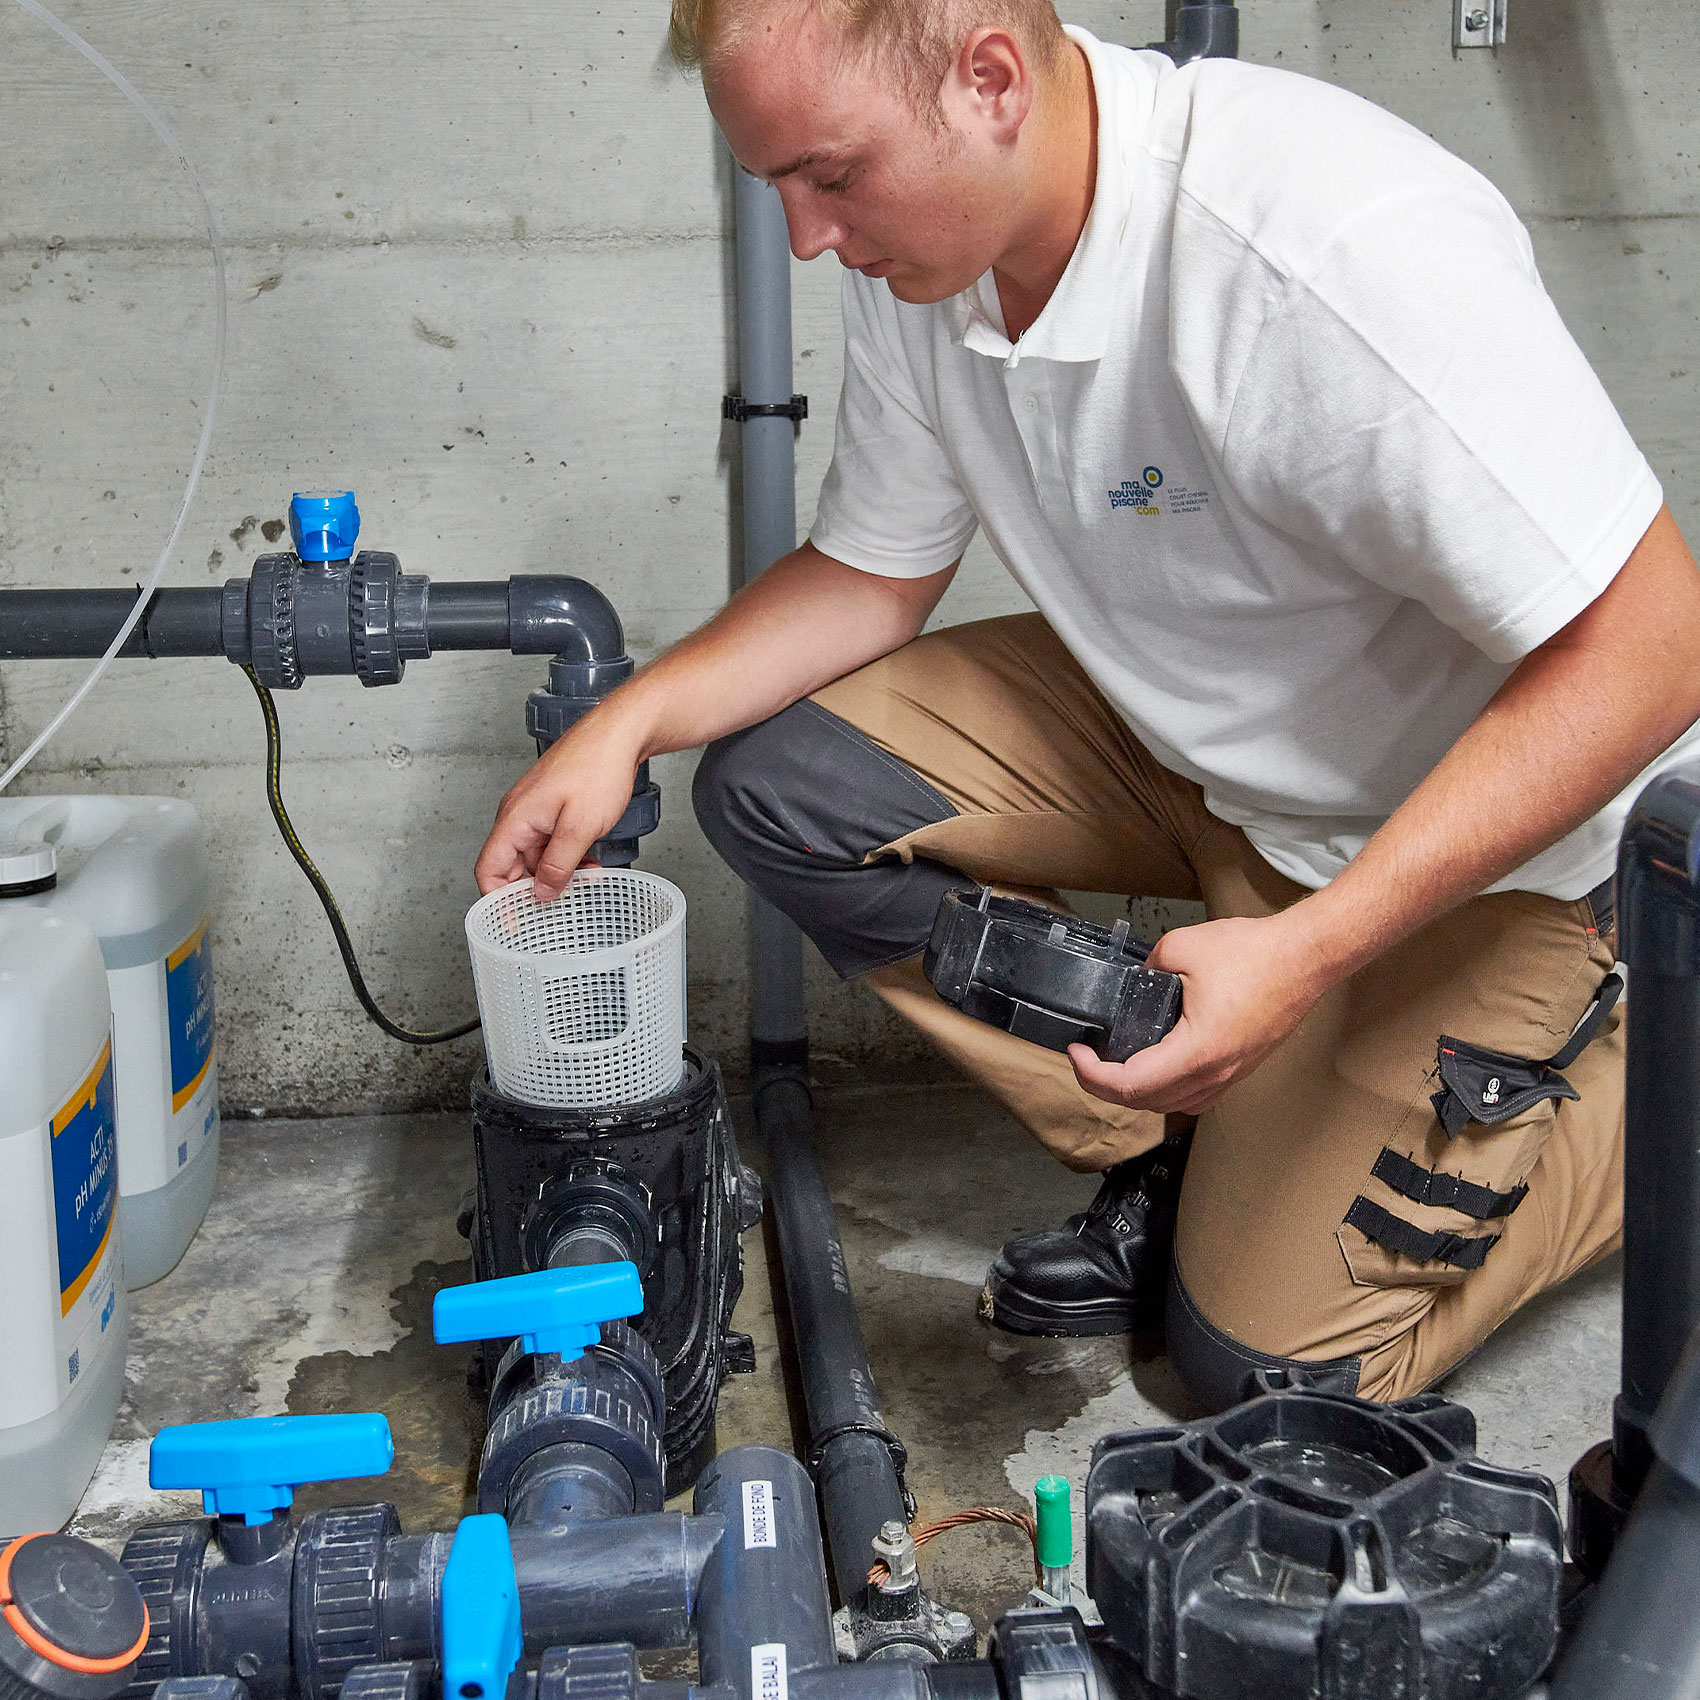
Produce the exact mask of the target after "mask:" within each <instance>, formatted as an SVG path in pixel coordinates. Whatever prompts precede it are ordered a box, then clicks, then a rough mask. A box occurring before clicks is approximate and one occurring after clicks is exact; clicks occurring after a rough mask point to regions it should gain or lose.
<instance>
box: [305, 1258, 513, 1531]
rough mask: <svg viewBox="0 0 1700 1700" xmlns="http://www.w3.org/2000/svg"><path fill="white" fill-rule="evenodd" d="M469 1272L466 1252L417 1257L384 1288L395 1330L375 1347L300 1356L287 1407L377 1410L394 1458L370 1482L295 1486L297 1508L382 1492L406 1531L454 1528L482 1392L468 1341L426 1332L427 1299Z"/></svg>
mask: <svg viewBox="0 0 1700 1700" xmlns="http://www.w3.org/2000/svg"><path fill="white" fill-rule="evenodd" d="M471 1279H472V1265H471V1262H470V1260H467V1259H462V1260H461V1261H460V1262H458V1263H450V1264H438V1263H421V1264H419V1265H417V1266H416V1267H415V1269H414V1271H413V1278H412V1279H411V1280H410V1281H408V1282H407V1283H406V1284H405V1285H403V1286H400V1287H397V1288H396V1289H395V1291H394V1293H393V1294H392V1295H391V1296H392V1298H393V1301H394V1302H393V1304H392V1305H391V1315H392V1316H394V1318H395V1320H396V1324H397V1326H398V1327H399V1328H400V1329H401V1333H400V1335H399V1337H398V1338H397V1340H396V1343H395V1344H394V1345H393V1346H391V1347H389V1348H387V1349H386V1350H384V1351H381V1352H371V1353H366V1354H361V1353H356V1352H323V1353H320V1354H318V1355H317V1356H315V1357H310V1358H303V1359H302V1360H301V1362H300V1363H299V1364H297V1365H296V1367H295V1374H294V1376H293V1377H292V1378H291V1380H290V1383H289V1396H288V1405H289V1409H290V1410H291V1411H292V1412H295V1413H297V1414H303V1415H305V1414H309V1413H317V1412H324V1411H382V1412H383V1414H384V1416H385V1417H386V1418H387V1419H388V1420H389V1425H390V1436H391V1438H392V1439H393V1440H394V1442H395V1463H394V1464H393V1465H392V1466H391V1467H390V1471H389V1473H388V1474H387V1475H385V1476H383V1477H381V1478H373V1480H372V1481H371V1482H370V1483H354V1482H345V1483H326V1484H324V1485H322V1486H316V1487H311V1488H303V1489H302V1491H301V1492H300V1493H299V1494H297V1495H296V1504H297V1506H298V1507H299V1508H300V1509H301V1510H302V1511H304V1512H305V1511H313V1510H317V1509H319V1508H320V1507H321V1506H326V1505H339V1504H348V1503H350V1501H351V1500H354V1499H359V1498H364V1499H374V1500H376V1499H387V1500H389V1501H390V1502H391V1504H393V1505H394V1506H395V1508H396V1510H397V1511H398V1512H399V1513H400V1514H401V1523H402V1527H403V1528H404V1529H407V1530H409V1531H414V1532H417V1531H422V1530H426V1529H452V1528H453V1527H454V1526H455V1524H456V1522H458V1520H459V1519H460V1518H462V1517H464V1516H466V1515H468V1514H469V1513H470V1512H472V1511H474V1510H476V1509H477V1506H476V1504H475V1499H476V1491H477V1473H476V1466H477V1460H478V1454H479V1449H480V1448H481V1447H482V1446H483V1444H484V1426H485V1425H484V1401H483V1397H482V1395H480V1394H478V1393H477V1392H475V1391H474V1390H473V1388H472V1387H470V1386H469V1385H468V1381H469V1376H468V1371H469V1368H470V1364H471V1358H470V1352H471V1348H470V1347H468V1346H439V1345H437V1344H436V1342H435V1341H433V1340H432V1338H431V1301H432V1299H433V1298H434V1297H435V1296H436V1294H437V1292H438V1291H439V1290H440V1289H441V1288H443V1287H458V1286H460V1285H462V1284H463V1283H464V1282H467V1281H470V1280H471Z"/></svg>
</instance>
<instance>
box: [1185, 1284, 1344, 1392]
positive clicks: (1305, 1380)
mask: <svg viewBox="0 0 1700 1700" xmlns="http://www.w3.org/2000/svg"><path fill="white" fill-rule="evenodd" d="M1165 1326H1166V1329H1167V1333H1168V1340H1169V1361H1170V1363H1172V1364H1173V1365H1174V1366H1175V1372H1176V1374H1178V1375H1179V1376H1180V1378H1181V1380H1182V1381H1183V1382H1184V1383H1185V1384H1186V1388H1187V1391H1188V1392H1189V1393H1191V1394H1192V1396H1193V1398H1195V1399H1197V1400H1198V1401H1199V1402H1200V1403H1201V1404H1202V1405H1203V1406H1204V1407H1205V1408H1206V1409H1207V1410H1209V1411H1212V1412H1215V1411H1225V1410H1226V1409H1227V1408H1228V1407H1229V1406H1230V1405H1237V1404H1239V1402H1240V1401H1241V1400H1242V1399H1249V1398H1252V1397H1254V1396H1255V1395H1256V1394H1257V1393H1259V1392H1261V1391H1262V1390H1263V1389H1262V1387H1261V1386H1260V1385H1259V1383H1258V1381H1257V1377H1258V1376H1259V1375H1260V1374H1269V1373H1274V1374H1276V1375H1279V1376H1280V1377H1282V1379H1283V1384H1284V1385H1287V1386H1291V1387H1315V1388H1318V1389H1320V1390H1321V1391H1323V1392H1325V1393H1356V1392H1357V1390H1358V1370H1359V1367H1360V1360H1359V1359H1357V1358H1320V1359H1308V1358H1280V1357H1276V1356H1275V1355H1274V1354H1273V1353H1271V1352H1260V1351H1258V1350H1256V1349H1255V1348H1254V1347H1252V1346H1242V1345H1241V1344H1240V1342H1239V1341H1238V1340H1230V1339H1229V1338H1228V1336H1227V1335H1226V1334H1224V1333H1223V1332H1222V1331H1221V1329H1219V1328H1217V1327H1216V1326H1215V1325H1214V1324H1213V1323H1211V1322H1210V1321H1209V1319H1208V1318H1207V1317H1206V1316H1205V1315H1204V1313H1203V1311H1201V1310H1200V1309H1199V1308H1198V1306H1197V1305H1196V1304H1195V1303H1194V1302H1193V1299H1192V1295H1191V1294H1190V1293H1188V1292H1187V1290H1186V1287H1185V1286H1184V1285H1183V1284H1182V1281H1181V1276H1180V1271H1179V1269H1171V1270H1170V1272H1169V1301H1168V1313H1167V1317H1166V1319H1165Z"/></svg>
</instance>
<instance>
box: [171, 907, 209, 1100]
mask: <svg viewBox="0 0 1700 1700" xmlns="http://www.w3.org/2000/svg"><path fill="white" fill-rule="evenodd" d="M206 940H207V924H206V922H205V921H203V922H202V923H201V924H200V926H198V927H197V928H196V929H195V930H194V932H192V933H191V934H190V935H189V936H188V938H186V939H185V940H184V941H183V942H182V944H180V945H179V946H178V947H177V948H176V949H175V950H174V951H172V953H171V954H170V955H169V956H168V957H167V958H166V959H165V1003H166V1014H167V1017H168V1019H169V1022H170V1026H171V1108H172V1112H173V1113H174V1114H175V1113H176V1112H177V1111H178V1110H181V1109H182V1108H183V1106H184V1105H185V1104H187V1103H188V1102H189V1100H190V1099H191V1098H193V1097H194V1095H195V1093H196V1091H197V1090H198V1089H199V1087H200V1084H201V1082H202V1081H203V1080H205V1079H206V1077H207V1070H208V1069H209V1068H210V1067H211V1066H212V1053H213V982H212V952H211V951H210V950H208V949H207V942H206Z"/></svg>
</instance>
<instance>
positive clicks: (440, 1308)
mask: <svg viewBox="0 0 1700 1700" xmlns="http://www.w3.org/2000/svg"><path fill="white" fill-rule="evenodd" d="M642 1309H643V1282H642V1280H641V1279H640V1278H639V1276H638V1272H637V1265H636V1264H635V1263H592V1264H588V1265H586V1266H585V1267H583V1268H579V1269H539V1270H538V1271H537V1272H536V1273H535V1274H533V1275H505V1276H503V1277H502V1278H501V1279H500V1280H497V1281H474V1282H472V1283H471V1284H470V1285H468V1286H465V1287H444V1288H443V1290H442V1291H441V1292H439V1293H438V1294H437V1296H436V1298H435V1299H434V1300H432V1302H431V1333H432V1335H433V1336H434V1337H435V1339H436V1341H437V1343H438V1344H439V1345H447V1344H448V1343H449V1342H450V1341H453V1340H500V1339H505V1338H506V1337H507V1336H508V1335H510V1334H517V1335H518V1336H519V1338H520V1344H521V1346H522V1347H523V1348H524V1350H526V1351H528V1352H559V1353H560V1354H561V1356H562V1357H563V1358H576V1357H579V1356H580V1355H581V1354H582V1353H583V1351H584V1349H585V1347H586V1346H591V1345H594V1344H595V1343H596V1341H597V1340H598V1339H599V1338H600V1337H601V1333H602V1324H603V1323H604V1322H613V1321H614V1320H615V1319H616V1318H618V1317H622V1316H636V1315H637V1314H638V1313H639V1312H640V1311H641V1310H642Z"/></svg>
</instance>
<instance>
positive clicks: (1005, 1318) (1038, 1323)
mask: <svg viewBox="0 0 1700 1700" xmlns="http://www.w3.org/2000/svg"><path fill="white" fill-rule="evenodd" d="M980 1318H981V1320H982V1321H983V1322H989V1323H990V1324H991V1325H992V1326H993V1327H994V1328H1001V1329H1002V1330H1003V1331H1004V1332H1005V1333H1006V1334H1029V1335H1037V1336H1038V1337H1039V1338H1041V1339H1046V1340H1072V1339H1076V1338H1079V1337H1081V1336H1084V1335H1089V1334H1132V1335H1136V1336H1138V1337H1140V1338H1141V1339H1143V1340H1151V1339H1153V1338H1160V1337H1161V1334H1162V1329H1161V1327H1160V1326H1153V1324H1152V1323H1151V1322H1150V1321H1149V1320H1145V1319H1142V1318H1141V1317H1140V1316H1139V1314H1138V1312H1137V1311H1136V1309H1135V1307H1134V1306H1133V1305H1132V1304H1130V1303H1128V1302H1127V1301H1126V1300H1123V1299H1080V1300H1076V1301H1075V1302H1073V1303H1071V1304H1060V1305H1059V1304H1056V1303H1054V1302H1050V1301H1043V1300H1038V1299H1035V1298H1033V1297H1032V1296H1031V1295H1030V1294H1028V1293H1024V1292H1022V1290H1021V1289H1020V1288H1019V1287H1016V1286H1013V1285H1011V1284H1010V1283H1009V1282H1008V1281H1005V1280H1003V1279H1002V1278H1001V1277H1000V1276H999V1275H998V1274H997V1273H996V1271H993V1272H992V1273H990V1274H988V1275H987V1277H986V1284H985V1286H984V1287H982V1288H981V1289H980Z"/></svg>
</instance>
